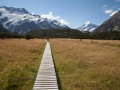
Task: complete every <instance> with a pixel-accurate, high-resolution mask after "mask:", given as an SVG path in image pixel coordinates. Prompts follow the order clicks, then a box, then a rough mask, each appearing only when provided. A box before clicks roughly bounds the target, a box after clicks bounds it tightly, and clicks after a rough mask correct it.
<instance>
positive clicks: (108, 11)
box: [104, 10, 113, 14]
mask: <svg viewBox="0 0 120 90" xmlns="http://www.w3.org/2000/svg"><path fill="white" fill-rule="evenodd" d="M112 11H113V10H105V11H104V12H105V13H106V14H108V13H112Z"/></svg>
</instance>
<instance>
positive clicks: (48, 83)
mask: <svg viewBox="0 0 120 90" xmlns="http://www.w3.org/2000/svg"><path fill="white" fill-rule="evenodd" d="M46 42H47V44H46V47H45V50H44V54H43V57H42V61H41V64H40V67H39V70H38V74H37V77H36V81H35V83H34V87H33V90H59V89H58V84H57V77H56V73H55V68H54V63H53V58H52V53H51V48H50V43H49V42H48V41H46Z"/></svg>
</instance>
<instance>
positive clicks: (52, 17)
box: [41, 11, 60, 20]
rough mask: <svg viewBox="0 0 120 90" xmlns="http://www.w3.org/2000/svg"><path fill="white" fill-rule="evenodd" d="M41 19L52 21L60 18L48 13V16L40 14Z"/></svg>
mask: <svg viewBox="0 0 120 90" xmlns="http://www.w3.org/2000/svg"><path fill="white" fill-rule="evenodd" d="M41 17H42V18H47V19H52V20H57V19H59V18H60V16H53V13H52V12H51V11H50V12H49V13H48V14H42V15H41Z"/></svg>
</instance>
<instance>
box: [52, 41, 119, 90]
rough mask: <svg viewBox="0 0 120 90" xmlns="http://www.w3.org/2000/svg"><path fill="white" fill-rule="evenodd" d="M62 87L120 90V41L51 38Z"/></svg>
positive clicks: (80, 89) (87, 89) (89, 89)
mask: <svg viewBox="0 0 120 90" xmlns="http://www.w3.org/2000/svg"><path fill="white" fill-rule="evenodd" d="M50 43H51V47H52V52H53V57H54V62H55V65H56V69H57V73H58V75H59V79H60V82H59V83H61V89H62V90H119V89H120V41H114V40H84V39H83V40H82V41H80V40H78V39H51V40H50Z"/></svg>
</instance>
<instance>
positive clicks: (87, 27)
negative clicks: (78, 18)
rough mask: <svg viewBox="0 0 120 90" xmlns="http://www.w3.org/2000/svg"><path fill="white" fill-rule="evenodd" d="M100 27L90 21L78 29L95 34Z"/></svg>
mask: <svg viewBox="0 0 120 90" xmlns="http://www.w3.org/2000/svg"><path fill="white" fill-rule="evenodd" d="M97 27H98V26H97V25H95V24H92V23H91V22H90V21H87V22H85V23H84V24H83V25H82V26H81V27H78V28H77V29H78V30H80V31H82V32H84V31H89V32H93V31H94V30H95V29H96V28H97Z"/></svg>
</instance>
